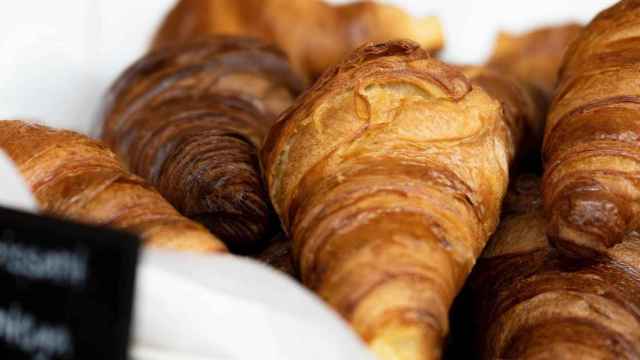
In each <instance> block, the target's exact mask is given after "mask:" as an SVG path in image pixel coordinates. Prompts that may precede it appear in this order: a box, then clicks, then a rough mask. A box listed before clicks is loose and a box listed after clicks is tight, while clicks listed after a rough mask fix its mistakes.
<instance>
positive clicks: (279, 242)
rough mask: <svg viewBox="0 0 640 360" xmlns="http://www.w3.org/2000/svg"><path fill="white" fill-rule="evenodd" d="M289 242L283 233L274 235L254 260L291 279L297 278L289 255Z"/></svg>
mask: <svg viewBox="0 0 640 360" xmlns="http://www.w3.org/2000/svg"><path fill="white" fill-rule="evenodd" d="M291 250H292V249H291V240H289V238H287V236H286V235H285V234H283V233H279V234H278V235H276V236H275V237H274V238H273V239H272V240H271V242H270V243H269V246H267V248H266V249H264V251H262V252H261V253H260V254H258V256H256V259H257V260H258V261H261V262H263V263H265V264H267V265H269V266H271V267H272V268H274V269H276V270H280V271H282V272H283V273H285V274H288V275H289V276H291V277H293V278H297V274H296V268H295V266H294V265H293V257H292V255H291Z"/></svg>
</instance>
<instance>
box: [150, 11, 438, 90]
mask: <svg viewBox="0 0 640 360" xmlns="http://www.w3.org/2000/svg"><path fill="white" fill-rule="evenodd" d="M210 34H232V35H244V36H254V37H260V38H263V39H266V40H268V41H270V42H273V43H275V44H276V45H277V46H279V47H280V48H282V49H283V50H284V51H285V52H286V53H287V55H288V56H289V59H290V61H291V64H292V66H293V68H294V69H295V70H296V71H298V73H299V74H300V75H302V76H305V77H306V78H307V80H313V79H315V78H317V77H318V76H319V75H320V74H322V72H323V71H324V70H325V69H326V68H327V67H329V66H331V65H334V64H336V63H338V62H339V61H340V60H342V58H343V57H345V56H346V55H348V54H349V53H350V52H351V51H352V50H354V49H355V48H356V47H358V46H360V45H361V44H363V43H365V42H367V41H385V40H394V39H401V38H407V39H412V40H414V41H417V42H418V43H420V45H422V46H423V47H425V48H428V49H431V50H437V49H440V48H441V47H442V45H443V32H442V28H441V25H440V22H439V21H438V19H437V18H435V17H425V18H422V19H417V18H413V17H411V16H410V15H408V14H407V13H405V12H404V11H402V10H401V9H400V8H397V7H395V6H391V5H386V4H380V3H376V2H373V1H358V2H355V3H350V4H346V5H329V4H327V3H325V2H323V1H318V0H304V1H290V0H181V1H180V2H179V3H178V4H177V5H176V7H175V8H174V9H173V10H172V11H171V13H170V14H169V15H168V16H167V18H166V19H165V20H164V23H163V24H162V26H161V28H160V29H159V31H158V33H157V34H156V37H155V39H154V41H153V48H158V47H163V46H166V45H171V44H176V43H181V42H184V41H188V40H191V39H194V38H198V37H200V36H203V35H210Z"/></svg>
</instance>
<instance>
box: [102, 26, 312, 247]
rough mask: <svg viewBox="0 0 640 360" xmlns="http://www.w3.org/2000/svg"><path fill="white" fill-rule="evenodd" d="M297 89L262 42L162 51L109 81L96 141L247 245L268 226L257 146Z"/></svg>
mask: <svg viewBox="0 0 640 360" xmlns="http://www.w3.org/2000/svg"><path fill="white" fill-rule="evenodd" d="M300 90H301V82H300V81H299V80H298V79H297V78H296V77H295V76H294V75H293V74H292V73H291V71H290V70H289V66H288V64H287V61H286V58H285V56H284V55H283V54H282V53H281V52H280V51H279V50H277V49H275V48H273V47H271V46H269V45H266V44H264V43H263V42H261V41H259V40H254V39H249V38H238V37H214V38H210V39H206V40H202V41H197V42H192V43H188V44H183V45H181V46H177V47H170V48H164V49H162V50H158V51H154V52H152V53H150V54H148V55H146V56H145V57H143V58H142V59H140V60H139V61H138V62H136V63H135V64H134V65H132V66H131V67H130V68H129V69H128V70H127V71H125V72H124V74H123V75H122V76H121V77H120V78H119V79H118V80H117V81H116V82H115V84H114V85H113V87H112V88H111V90H110V92H109V94H108V96H107V99H106V102H105V106H104V111H103V123H102V139H103V140H104V141H105V142H106V143H107V144H108V145H109V146H110V147H111V148H112V149H113V150H114V151H115V152H116V153H117V154H118V155H119V156H120V157H121V158H122V159H123V160H124V161H125V163H126V164H127V165H128V166H129V168H130V169H131V171H133V172H134V173H136V174H138V175H140V176H142V177H143V178H145V179H146V180H147V181H149V182H150V183H151V184H153V185H154V186H156V187H157V188H158V190H159V191H160V193H161V194H162V195H163V196H164V197H165V198H167V200H169V201H170V202H171V203H172V204H173V205H174V206H175V207H176V208H177V209H178V210H179V211H180V212H181V213H182V214H184V215H186V216H188V217H190V218H192V219H195V220H197V221H199V222H201V223H203V224H204V225H205V226H207V227H208V228H209V229H210V230H211V231H212V232H213V233H214V234H216V235H218V236H219V237H220V238H221V239H223V240H224V241H225V242H226V243H227V244H228V245H229V246H230V247H231V249H233V250H236V251H249V250H252V249H255V248H258V247H260V246H262V245H263V244H264V243H265V240H266V239H268V235H269V234H270V232H271V230H272V228H273V220H272V210H271V208H270V205H269V201H268V198H267V194H266V192H265V190H264V187H263V184H262V180H261V175H260V172H259V165H258V160H257V154H256V152H257V148H258V147H259V146H260V144H261V142H262V140H263V138H264V136H265V135H266V133H267V131H268V129H269V128H270V126H271V124H272V123H273V121H274V120H275V118H276V116H277V115H278V114H279V113H280V112H281V111H283V110H284V109H285V108H286V107H287V106H288V105H289V104H290V103H291V102H292V99H293V97H294V96H295V94H297V93H298V92H299V91H300Z"/></svg>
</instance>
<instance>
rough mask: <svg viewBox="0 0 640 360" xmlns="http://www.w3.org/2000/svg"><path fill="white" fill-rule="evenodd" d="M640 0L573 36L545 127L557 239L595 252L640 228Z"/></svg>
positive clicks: (628, 0) (578, 252) (546, 187)
mask: <svg viewBox="0 0 640 360" xmlns="http://www.w3.org/2000/svg"><path fill="white" fill-rule="evenodd" d="M639 29H640V1H638V0H624V1H620V2H619V3H617V4H616V5H614V6H613V7H611V8H609V9H607V10H605V11H603V12H602V13H600V14H599V15H598V16H597V17H596V18H595V19H594V20H593V21H592V22H591V23H590V24H589V25H588V26H587V27H586V28H585V29H584V31H583V32H582V33H581V35H580V36H579V37H578V39H577V40H576V41H575V42H573V44H572V46H571V47H570V48H569V50H568V51H567V54H566V56H565V58H564V64H563V66H562V70H561V74H560V82H559V85H558V89H557V91H556V95H555V97H554V100H553V106H552V108H551V111H550V113H549V117H548V120H547V126H546V130H545V139H544V148H543V154H544V159H545V173H544V180H543V192H544V205H545V213H546V215H547V216H548V218H549V224H548V227H549V228H548V234H549V237H550V241H552V242H553V243H554V245H555V246H556V247H558V248H560V249H562V250H563V251H565V253H566V254H573V255H574V256H592V255H595V253H598V252H602V251H605V250H606V249H607V248H610V247H611V246H613V245H615V244H617V243H619V242H621V241H624V239H626V238H628V236H630V235H632V234H634V233H635V232H636V231H637V230H638V228H639V224H640V223H639V219H640V183H639V182H638V170H639V169H640V147H639V146H638V134H640V128H639V127H638V124H639V123H638V121H637V118H638V116H640V107H639V105H638V104H640V97H639V96H638V95H639V88H638V79H639V78H640V51H639V50H638V46H639V45H640V38H638V37H636V36H635V31H636V30H639Z"/></svg>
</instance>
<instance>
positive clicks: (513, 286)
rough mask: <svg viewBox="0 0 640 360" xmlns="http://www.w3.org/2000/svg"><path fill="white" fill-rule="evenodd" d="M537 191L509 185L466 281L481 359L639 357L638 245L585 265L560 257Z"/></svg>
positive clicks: (528, 185) (532, 185) (534, 184)
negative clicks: (491, 233)
mask: <svg viewBox="0 0 640 360" xmlns="http://www.w3.org/2000/svg"><path fill="white" fill-rule="evenodd" d="M539 185H540V182H539V179H538V178H536V177H532V176H523V177H520V178H519V179H517V180H516V181H515V182H514V184H513V185H512V190H510V192H509V195H508V196H507V200H506V201H505V208H504V212H505V217H504V219H503V220H502V222H501V223H500V226H499V227H498V230H497V231H496V234H495V235H494V236H493V238H492V239H491V241H490V242H489V244H488V245H487V248H486V249H485V251H484V253H483V256H482V257H481V259H480V260H479V261H478V264H477V265H476V267H475V268H474V270H473V273H472V275H471V278H470V281H469V288H470V289H471V292H470V294H471V295H472V296H471V297H472V299H473V300H472V303H473V308H474V311H473V314H474V317H475V319H476V326H475V328H476V329H475V341H476V343H477V345H478V350H479V353H480V354H481V358H483V359H522V360H526V359H558V360H571V359H594V360H596V359H629V360H630V359H638V358H640V313H639V312H638V309H639V306H640V290H639V289H640V277H639V276H638V274H639V272H638V271H639V270H640V238H638V237H637V236H632V237H628V238H627V239H625V242H624V243H623V244H618V245H617V246H615V247H613V248H611V249H609V250H607V253H605V254H601V256H599V257H597V258H594V259H590V260H586V261H580V260H576V259H575V258H566V257H563V256H562V254H561V253H559V252H558V251H557V250H556V249H554V248H553V247H551V246H550V245H549V243H548V242H547V238H546V236H545V225H546V224H545V219H544V215H543V211H542V205H541V204H542V200H541V196H540V192H539ZM467 325H468V324H467Z"/></svg>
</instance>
